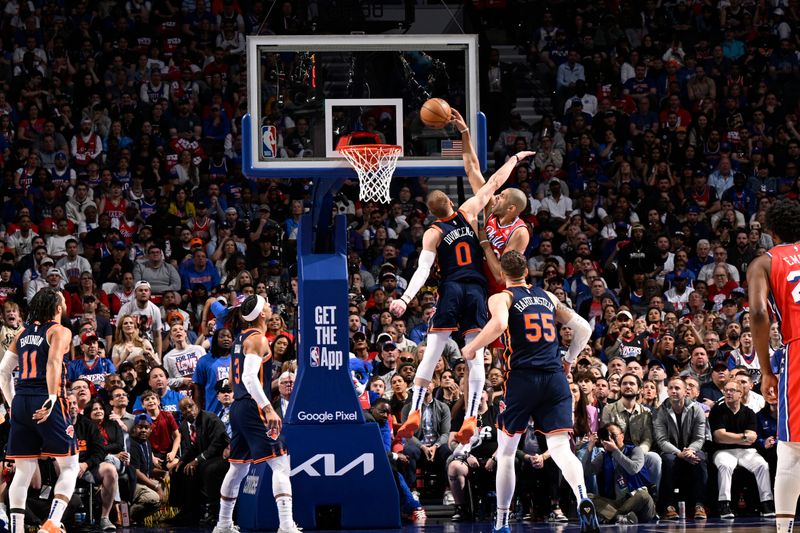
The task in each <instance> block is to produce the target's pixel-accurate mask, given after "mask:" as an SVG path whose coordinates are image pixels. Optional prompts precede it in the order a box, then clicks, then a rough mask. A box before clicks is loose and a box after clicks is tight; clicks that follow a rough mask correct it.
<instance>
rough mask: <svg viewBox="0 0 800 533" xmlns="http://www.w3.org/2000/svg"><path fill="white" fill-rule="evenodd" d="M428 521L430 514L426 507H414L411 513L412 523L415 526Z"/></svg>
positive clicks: (422, 524)
mask: <svg viewBox="0 0 800 533" xmlns="http://www.w3.org/2000/svg"><path fill="white" fill-rule="evenodd" d="M427 521H428V514H427V513H426V512H425V509H423V508H422V507H417V508H416V509H414V512H413V513H411V523H412V524H414V525H415V526H424V525H425V522H427Z"/></svg>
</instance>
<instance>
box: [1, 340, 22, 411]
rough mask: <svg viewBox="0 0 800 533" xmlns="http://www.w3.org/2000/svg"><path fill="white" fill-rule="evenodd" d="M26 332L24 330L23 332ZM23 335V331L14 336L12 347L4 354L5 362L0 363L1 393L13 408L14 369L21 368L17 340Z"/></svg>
mask: <svg viewBox="0 0 800 533" xmlns="http://www.w3.org/2000/svg"><path fill="white" fill-rule="evenodd" d="M23 331H24V330H23ZM21 334H22V331H20V332H19V333H17V334H16V335H15V336H14V340H13V341H11V345H10V346H9V347H8V349H7V350H6V353H5V354H3V360H2V362H0V392H2V393H3V398H5V401H6V403H7V404H8V406H9V407H11V402H12V400H14V392H15V391H14V369H15V368H17V366H19V358H18V357H17V339H19V336H20V335H21Z"/></svg>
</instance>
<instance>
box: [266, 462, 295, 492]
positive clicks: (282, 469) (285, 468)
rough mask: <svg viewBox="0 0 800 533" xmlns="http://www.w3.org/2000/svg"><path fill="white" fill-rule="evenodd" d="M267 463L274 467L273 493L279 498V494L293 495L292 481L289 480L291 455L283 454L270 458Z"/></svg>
mask: <svg viewBox="0 0 800 533" xmlns="http://www.w3.org/2000/svg"><path fill="white" fill-rule="evenodd" d="M267 464H268V465H269V466H270V468H272V494H273V495H274V496H275V497H276V498H277V497H278V496H291V495H292V483H291V481H290V480H289V473H290V472H291V466H290V464H289V456H288V455H281V456H279V457H275V458H274V459H270V460H269V461H267Z"/></svg>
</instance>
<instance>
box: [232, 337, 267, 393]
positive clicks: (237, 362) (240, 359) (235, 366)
mask: <svg viewBox="0 0 800 533" xmlns="http://www.w3.org/2000/svg"><path fill="white" fill-rule="evenodd" d="M255 334H258V335H262V333H261V332H260V331H258V330H257V329H246V330H244V331H242V332H241V333H240V334H239V335H238V336H237V337H236V341H235V342H234V343H233V346H232V347H231V374H230V375H231V377H230V383H231V388H233V399H234V400H247V399H250V398H252V396H250V393H249V392H247V388H246V387H245V386H244V382H242V373H243V372H244V355H245V354H244V341H246V340H247V338H248V337H250V335H255ZM271 361H272V357H271V356H267V357H264V358H263V359H262V360H261V368H260V369H259V371H258V380H259V381H260V382H261V386H262V387H263V388H264V392H265V393H266V395H267V398H270V397H271V396H272V381H271V380H272V362H271ZM265 376H266V377H265ZM265 380H266V381H265Z"/></svg>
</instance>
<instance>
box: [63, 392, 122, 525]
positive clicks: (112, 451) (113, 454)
mask: <svg viewBox="0 0 800 533" xmlns="http://www.w3.org/2000/svg"><path fill="white" fill-rule="evenodd" d="M86 410H87V411H88V417H87V418H88V419H90V420H91V422H92V423H93V424H94V425H95V426H96V428H97V431H96V432H92V433H94V435H93V436H94V437H95V438H98V439H99V443H100V449H101V450H102V455H101V456H102V461H101V462H100V463H99V464H98V465H96V466H94V467H92V468H90V469H89V472H91V475H92V477H93V479H94V482H95V484H97V485H100V499H101V501H102V506H101V510H100V524H99V525H100V527H101V528H102V529H103V531H114V530H115V529H116V528H114V527H113V523H112V522H111V520H110V518H109V516H110V514H111V509H112V507H113V506H114V502H115V501H116V500H119V499H120V489H119V485H118V484H119V476H120V475H121V474H122V472H124V471H125V469H126V467H127V464H128V463H129V462H130V454H129V453H128V452H127V451H125V440H124V434H125V432H124V431H123V429H122V428H120V426H119V425H118V424H116V423H115V422H113V421H111V420H109V418H108V414H109V408H108V406H107V404H105V403H104V402H103V401H102V400H100V399H99V398H95V399H93V400H92V401H91V402H89V405H88V406H87V407H86ZM76 433H77V431H76Z"/></svg>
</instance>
